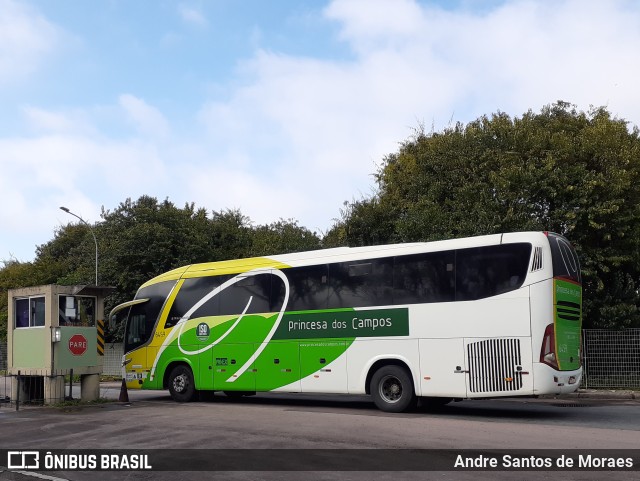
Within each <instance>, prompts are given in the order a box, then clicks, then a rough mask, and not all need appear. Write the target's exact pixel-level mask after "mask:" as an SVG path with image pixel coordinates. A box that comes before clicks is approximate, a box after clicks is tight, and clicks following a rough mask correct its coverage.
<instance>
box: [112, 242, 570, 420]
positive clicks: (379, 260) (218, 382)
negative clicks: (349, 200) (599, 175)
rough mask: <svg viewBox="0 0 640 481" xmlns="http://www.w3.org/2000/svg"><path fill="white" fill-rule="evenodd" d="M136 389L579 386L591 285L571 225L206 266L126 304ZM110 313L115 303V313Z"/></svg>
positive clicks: (401, 401) (120, 310) (387, 407)
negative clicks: (585, 292)
mask: <svg viewBox="0 0 640 481" xmlns="http://www.w3.org/2000/svg"><path fill="white" fill-rule="evenodd" d="M113 314H115V316H114V318H118V319H121V320H123V322H126V328H125V340H124V349H125V355H124V359H123V365H124V366H125V367H124V368H123V370H124V372H123V375H124V376H126V383H127V387H128V388H137V389H169V391H170V393H171V396H172V397H173V398H174V399H175V400H176V401H180V402H186V401H190V400H192V399H194V398H195V397H196V395H197V394H198V392H199V391H223V392H224V393H225V394H227V395H228V396H238V395H243V394H249V393H255V392H260V391H277V392H288V393H290V392H304V393H349V394H370V395H371V397H372V398H373V400H374V402H375V404H376V405H377V406H378V407H379V408H380V409H382V410H384V411H389V412H401V411H405V410H407V409H409V408H411V407H412V406H413V405H414V404H415V402H416V400H417V399H418V398H419V397H423V398H429V400H430V401H431V402H433V403H436V404H437V403H446V402H448V401H450V400H452V399H465V398H490V397H497V396H537V395H541V394H562V393H569V392H573V391H575V390H576V389H577V388H578V386H579V385H580V380H581V376H582V368H581V362H580V332H581V323H582V287H581V275H580V266H579V263H578V258H577V256H576V253H575V250H574V249H573V247H572V246H571V244H570V243H569V242H568V241H567V240H566V239H565V238H564V237H562V236H560V235H557V234H553V233H547V232H520V233H506V234H496V235H488V236H481V237H472V238H465V239H454V240H447V241H438V242H427V243H412V244H396V245H382V246H373V247H355V248H348V247H343V248H336V249H326V250H317V251H310V252H299V253H294V254H283V255H276V256H270V257H259V258H250V259H240V260H233V261H222V262H212V263H205V264H195V265H190V266H186V267H181V268H179V269H175V270H172V271H170V272H167V273H165V274H162V275H160V276H158V277H156V278H154V279H151V280H150V281H148V282H146V283H145V284H144V285H142V286H141V287H140V289H139V290H138V292H137V294H136V296H135V299H134V300H133V301H130V302H126V303H124V304H121V305H120V306H118V307H116V308H115V309H114V311H113ZM113 314H112V315H113Z"/></svg>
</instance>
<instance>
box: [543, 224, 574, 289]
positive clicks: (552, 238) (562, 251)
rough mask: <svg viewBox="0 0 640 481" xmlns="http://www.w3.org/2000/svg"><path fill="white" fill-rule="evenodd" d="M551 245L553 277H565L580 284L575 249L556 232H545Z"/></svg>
mask: <svg viewBox="0 0 640 481" xmlns="http://www.w3.org/2000/svg"><path fill="white" fill-rule="evenodd" d="M547 236H548V238H549V245H550V246H551V257H552V262H553V277H559V278H561V279H567V280H570V281H574V282H577V283H579V284H582V278H581V276H580V262H579V261H578V255H577V254H576V251H575V249H574V248H573V246H572V245H571V244H570V243H569V241H568V240H567V239H565V238H564V237H562V236H560V235H558V234H552V233H548V234H547Z"/></svg>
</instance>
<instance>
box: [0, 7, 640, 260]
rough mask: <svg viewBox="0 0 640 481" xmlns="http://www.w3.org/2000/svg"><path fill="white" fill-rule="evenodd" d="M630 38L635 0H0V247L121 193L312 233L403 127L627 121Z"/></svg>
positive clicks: (109, 204) (28, 248) (632, 98)
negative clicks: (575, 118)
mask: <svg viewBox="0 0 640 481" xmlns="http://www.w3.org/2000/svg"><path fill="white" fill-rule="evenodd" d="M639 52H640V1H637V0H607V1H601V0H503V1H498V0H454V1H446V0H438V1H435V0H326V1H320V0H308V1H305V0H299V1H290V0H270V1H268V2H267V1H263V0H244V1H237V0H184V1H173V0H139V1H131V0H126V1H125V0H96V1H91V2H87V1H85V0H59V1H55V2H52V1H50V0H24V1H18V0H0V195H1V200H0V262H2V261H5V262H6V261H9V260H19V261H31V260H33V258H34V256H35V250H36V247H37V246H38V245H42V244H44V243H46V242H48V241H49V240H51V239H52V238H53V237H54V235H55V232H56V229H59V228H60V227H61V226H64V225H66V224H68V223H70V222H78V220H77V219H76V218H74V217H72V216H70V215H69V214H67V213H65V212H63V211H61V210H60V209H59V206H66V207H67V208H69V209H70V210H71V211H72V212H73V213H75V214H77V215H79V216H80V217H82V218H83V219H85V220H86V221H87V222H88V223H90V224H93V223H95V222H99V221H100V213H101V210H102V208H105V209H107V210H113V209H115V208H117V206H118V205H119V204H120V203H121V202H123V201H125V200H126V199H127V198H131V199H133V200H135V199H137V198H139V197H140V196H141V195H150V196H153V197H156V198H158V199H159V200H164V199H169V200H170V201H172V202H173V203H174V204H176V205H177V206H179V207H182V206H184V204H185V203H191V202H193V203H195V205H196V207H203V208H205V209H207V211H209V212H212V211H221V210H225V209H240V211H241V212H242V214H244V215H245V216H248V217H249V218H250V219H251V220H252V221H253V222H254V224H255V225H260V224H269V223H271V222H275V221H277V220H279V219H281V218H282V219H295V220H297V221H298V222H299V225H301V226H304V227H307V228H309V229H310V230H312V231H315V232H317V233H318V234H320V235H321V234H322V233H323V232H326V231H327V230H328V229H329V228H330V227H331V225H332V224H333V221H334V219H336V218H339V217H340V208H342V207H343V205H344V202H345V201H352V200H354V199H360V198H362V197H363V196H364V197H368V196H370V195H371V194H372V193H373V192H374V191H375V180H374V177H373V174H374V173H375V172H376V171H377V170H378V168H379V167H380V165H381V164H382V162H383V161H384V158H385V156H386V155H388V154H390V153H393V152H396V151H397V150H398V148H399V146H400V144H401V143H402V142H403V141H405V140H407V139H409V138H410V137H411V136H412V134H413V133H414V132H415V130H416V129H418V128H420V126H424V127H425V128H426V129H427V130H429V131H430V130H432V129H433V130H435V131H439V130H442V129H444V128H446V127H448V126H451V125H454V124H455V123H456V122H463V123H466V122H469V121H471V120H474V119H476V118H478V117H480V116H482V115H490V114H492V113H495V112H498V111H501V112H506V113H507V114H509V115H511V116H512V117H514V116H521V115H522V114H524V113H525V112H527V111H528V110H533V111H539V110H540V109H541V108H542V107H543V106H545V105H549V104H551V103H553V102H556V101H557V100H564V101H567V102H571V103H573V104H575V105H576V106H577V108H578V109H579V110H585V111H586V110H588V109H589V108H590V106H604V107H606V108H607V109H608V110H609V111H610V112H611V113H612V114H613V115H615V116H616V117H618V118H623V119H626V120H627V121H629V125H630V126H634V125H639V124H640V89H638V79H640V53H639ZM0 265H1V264H0Z"/></svg>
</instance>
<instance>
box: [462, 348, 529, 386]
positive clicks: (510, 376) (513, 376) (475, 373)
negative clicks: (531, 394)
mask: <svg viewBox="0 0 640 481" xmlns="http://www.w3.org/2000/svg"><path fill="white" fill-rule="evenodd" d="M467 356H468V359H469V390H470V391H471V392H509V391H518V390H519V389H522V371H521V368H519V367H520V366H521V353H520V340H519V339H488V340H486V341H479V342H474V343H471V344H468V345H467Z"/></svg>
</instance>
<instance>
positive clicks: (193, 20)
mask: <svg viewBox="0 0 640 481" xmlns="http://www.w3.org/2000/svg"><path fill="white" fill-rule="evenodd" d="M178 13H179V14H180V18H182V20H183V21H185V22H187V23H189V24H192V25H196V26H198V27H206V26H207V25H208V23H209V22H208V21H207V18H206V17H205V16H204V15H203V13H202V12H201V11H199V10H198V9H196V8H194V7H190V6H188V5H185V4H184V3H182V4H180V5H178Z"/></svg>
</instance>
